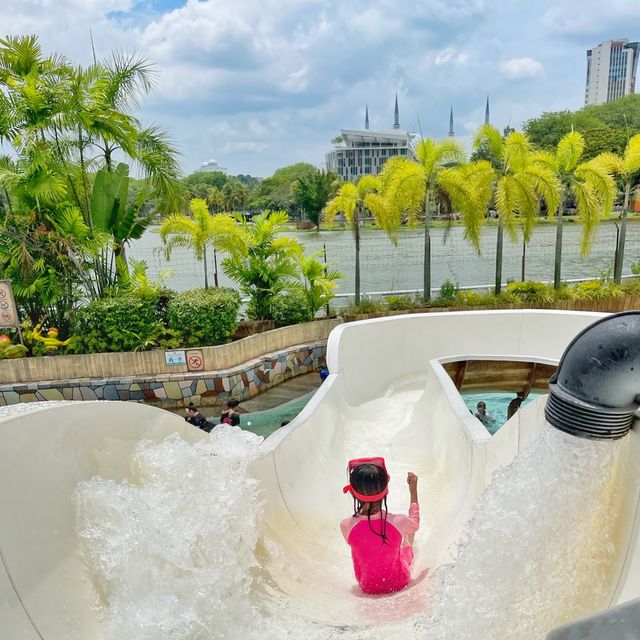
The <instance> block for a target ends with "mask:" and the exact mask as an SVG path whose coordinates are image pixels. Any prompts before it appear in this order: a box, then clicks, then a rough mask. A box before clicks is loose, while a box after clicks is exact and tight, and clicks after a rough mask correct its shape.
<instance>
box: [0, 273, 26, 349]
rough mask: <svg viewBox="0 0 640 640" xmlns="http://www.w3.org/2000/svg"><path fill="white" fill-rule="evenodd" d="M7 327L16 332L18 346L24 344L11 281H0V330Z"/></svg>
mask: <svg viewBox="0 0 640 640" xmlns="http://www.w3.org/2000/svg"><path fill="white" fill-rule="evenodd" d="M9 327H11V328H13V329H17V330H18V336H20V344H24V341H23V340H22V327H21V326H20V318H19V317H18V309H17V308H16V301H15V299H14V297H13V289H12V288H11V280H0V328H3V329H5V328H9Z"/></svg>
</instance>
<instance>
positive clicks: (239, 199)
mask: <svg viewBox="0 0 640 640" xmlns="http://www.w3.org/2000/svg"><path fill="white" fill-rule="evenodd" d="M247 197H248V194H247V188H246V187H245V186H244V185H243V184H242V182H240V180H237V179H236V178H231V179H230V180H227V182H226V184H225V185H224V187H222V202H223V203H224V209H225V211H237V210H239V209H242V207H244V205H245V204H246V203H247Z"/></svg>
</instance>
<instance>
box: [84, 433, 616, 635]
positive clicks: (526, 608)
mask: <svg viewBox="0 0 640 640" xmlns="http://www.w3.org/2000/svg"><path fill="white" fill-rule="evenodd" d="M259 442H260V438H258V437H257V436H254V435H253V434H250V433H247V432H244V431H241V430H239V429H238V428H236V427H230V426H222V427H218V428H216V429H214V430H213V431H212V433H211V437H210V438H208V439H207V440H205V441H204V442H200V443H198V444H188V443H186V442H184V441H182V440H181V439H180V438H178V437H177V436H174V437H171V438H168V439H167V440H165V441H164V442H162V443H160V444H151V443H149V442H145V443H141V445H140V446H139V447H138V450H137V452H136V455H135V457H134V459H133V461H132V465H133V470H134V475H133V477H134V478H135V482H136V484H135V485H134V484H129V483H122V484H118V483H114V482H111V481H106V480H102V479H100V478H94V479H92V480H90V481H88V482H84V483H82V484H81V485H80V486H79V488H78V492H77V500H78V514H79V516H78V517H79V530H80V535H81V537H82V539H83V541H84V545H83V548H84V553H85V556H86V559H87V562H88V563H89V565H90V567H91V572H92V574H93V575H94V577H95V581H96V585H97V587H98V590H99V593H100V594H101V602H100V603H98V606H99V607H100V608H101V612H102V616H103V619H104V626H105V630H106V636H107V637H108V638H110V639H113V640H115V639H116V638H117V639H118V640H121V639H122V638H136V639H137V640H161V639H162V640H203V639H205V638H207V639H209V638H228V639H231V640H235V639H239V640H240V639H241V640H258V639H266V640H276V639H280V638H305V640H306V639H310V640H314V639H316V638H317V639H318V640H320V639H323V640H325V639H327V638H341V639H342V638H343V639H351V640H373V639H374V638H376V639H377V638H379V637H380V636H381V635H389V636H390V637H398V638H421V639H424V638H426V639H434V640H440V639H442V640H444V639H445V638H446V639H447V640H450V639H455V640H471V639H472V638H473V640H490V639H492V638H497V637H499V638H501V639H505V640H511V639H513V640H515V639H516V638H517V639H518V640H539V639H540V638H542V637H544V635H545V634H546V632H547V631H548V630H549V629H550V628H552V627H553V626H555V625H557V624H560V623H562V622H564V621H566V620H568V619H570V618H573V617H576V616H579V615H582V613H585V612H588V611H591V610H593V609H594V608H597V606H598V604H599V603H600V602H602V601H603V599H606V597H607V594H605V593H604V592H603V587H602V585H603V584H605V577H606V574H607V571H609V570H610V559H611V558H612V557H613V556H614V553H613V551H614V545H615V544H616V542H617V541H616V526H617V522H618V514H619V512H620V508H619V506H620V493H621V491H619V490H618V487H619V486H620V483H621V477H622V476H623V475H624V471H625V455H624V452H625V451H626V450H627V449H628V447H625V446H624V444H625V443H624V442H616V443H612V442H590V441H584V440H579V439H576V438H573V437H571V436H567V435H565V434H562V433H560V432H558V431H556V430H553V429H551V428H545V429H543V432H542V434H541V436H540V437H539V438H538V439H537V440H536V441H534V442H533V443H532V444H531V445H530V447H529V448H528V449H527V451H526V452H525V453H524V454H523V455H522V456H521V457H520V458H519V459H517V460H516V461H515V462H514V463H513V464H512V465H510V466H509V467H507V468H506V469H503V470H501V471H499V472H497V473H496V474H495V476H494V478H493V480H492V482H491V484H490V486H489V487H488V489H487V491H486V492H485V494H484V495H483V496H482V498H481V499H480V501H479V503H478V505H477V508H476V509H475V512H474V516H473V518H472V520H471V521H470V523H469V526H468V530H467V534H466V536H465V541H464V543H463V544H462V545H461V546H460V548H459V550H458V553H457V556H456V560H455V562H453V563H452V564H451V565H449V566H447V567H445V568H443V569H442V570H441V571H439V572H438V573H437V575H435V576H431V577H430V579H429V580H430V581H429V583H428V598H427V599H426V600H425V602H427V605H426V609H425V610H424V611H423V612H422V613H421V614H419V615H414V616H412V617H410V618H409V619H407V620H405V621H403V622H401V623H395V624H392V625H377V626H375V627H366V628H350V627H331V626H329V625H322V624H318V623H315V622H313V621H310V620H306V619H304V618H302V617H297V616H296V615H295V614H293V613H290V611H295V607H294V606H291V607H290V605H295V603H293V602H291V601H288V600H287V597H286V596H284V595H283V594H282V593H281V592H279V591H278V589H277V585H273V584H271V583H270V578H269V571H268V569H269V567H261V566H260V562H259V560H258V556H257V555H256V546H257V545H258V546H259V542H260V535H261V528H260V516H261V502H260V494H259V490H258V486H257V483H256V482H255V480H253V479H252V478H251V476H250V475H249V473H248V471H247V468H248V465H249V463H250V462H251V461H252V460H253V459H255V457H256V456H257V455H258V444H259ZM427 517H428V516H427ZM337 526H338V523H336V527H337ZM281 555H282V561H285V562H286V552H285V550H281ZM416 593H419V594H420V598H423V597H424V589H421V590H420V592H416ZM410 595H411V594H410V592H409V593H407V596H410ZM354 597H355V596H354ZM375 603H376V601H375V600H372V601H371V602H370V605H371V608H372V610H374V609H375V608H376V604H375ZM365 604H366V603H365V602H364V601H363V606H364V605H365ZM381 604H382V603H381ZM373 618H374V619H375V616H373Z"/></svg>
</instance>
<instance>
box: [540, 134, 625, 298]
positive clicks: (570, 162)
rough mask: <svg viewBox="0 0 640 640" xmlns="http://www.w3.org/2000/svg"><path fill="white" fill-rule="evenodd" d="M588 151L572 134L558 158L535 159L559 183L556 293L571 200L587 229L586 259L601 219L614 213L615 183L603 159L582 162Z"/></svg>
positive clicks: (542, 154) (544, 155)
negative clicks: (563, 238)
mask: <svg viewBox="0 0 640 640" xmlns="http://www.w3.org/2000/svg"><path fill="white" fill-rule="evenodd" d="M584 147H585V143H584V138H583V137H582V134H580V133H578V132H577V131H571V132H570V133H567V134H566V135H565V136H563V137H562V139H561V140H560V142H558V146H557V148H556V152H555V154H551V153H546V152H540V153H536V154H535V156H534V162H535V163H536V164H537V165H539V166H542V167H544V168H545V169H547V170H551V171H553V172H554V174H555V176H556V180H557V181H558V183H559V189H558V192H559V206H558V222H557V226H556V252H555V265H554V277H553V282H554V286H555V288H556V289H557V288H559V287H560V284H561V281H562V229H563V214H564V209H565V205H566V202H567V199H568V198H569V197H572V198H573V200H575V203H576V210H577V213H578V217H579V219H580V221H581V222H582V225H583V232H582V244H581V251H582V254H583V255H584V254H586V253H587V252H588V251H589V248H590V246H591V243H592V241H593V237H594V233H595V230H596V227H597V225H598V223H599V222H600V220H601V218H602V217H603V216H607V215H608V214H609V212H610V211H611V207H612V206H613V199H614V197H615V193H616V187H615V182H614V180H613V178H612V177H611V176H610V175H609V173H608V168H607V167H606V164H605V163H604V162H603V161H602V159H600V160H597V159H594V160H590V161H589V162H582V163H581V162H580V160H581V158H582V154H583V152H584ZM554 213H555V211H554V210H553V209H551V208H550V209H549V216H550V217H552V216H553V215H554Z"/></svg>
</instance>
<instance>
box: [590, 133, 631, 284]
mask: <svg viewBox="0 0 640 640" xmlns="http://www.w3.org/2000/svg"><path fill="white" fill-rule="evenodd" d="M593 162H594V163H595V164H596V165H597V166H599V167H601V168H602V169H603V170H604V171H606V172H607V173H610V174H613V175H614V176H617V177H618V178H619V179H620V180H621V182H622V189H623V192H624V203H623V205H622V211H621V213H620V232H619V234H618V243H617V246H616V256H615V261H614V266H613V279H614V281H615V282H618V283H619V282H620V280H621V279H622V265H623V262H624V245H625V240H626V236H627V214H628V212H629V198H630V196H631V189H632V188H633V187H634V186H635V185H636V184H638V178H639V172H640V134H636V135H635V136H633V137H631V138H630V139H629V142H627V146H626V148H625V150H624V155H623V156H622V157H620V156H617V155H616V154H615V153H609V152H607V153H601V154H600V155H599V156H598V157H596V158H594V160H593Z"/></svg>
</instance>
